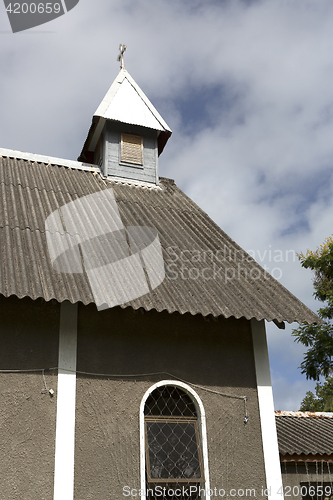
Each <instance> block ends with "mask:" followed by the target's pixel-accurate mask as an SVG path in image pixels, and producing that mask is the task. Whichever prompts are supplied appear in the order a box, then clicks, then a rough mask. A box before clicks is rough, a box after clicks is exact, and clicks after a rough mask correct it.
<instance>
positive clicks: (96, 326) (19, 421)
mask: <svg viewBox="0 0 333 500" xmlns="http://www.w3.org/2000/svg"><path fill="white" fill-rule="evenodd" d="M0 308H1V323H0V333H1V335H0V342H1V349H0V368H1V369H2V370H5V369H16V370H21V371H24V370H32V369H33V370H37V371H35V372H24V373H10V374H9V373H0V432H1V440H0V452H1V453H0V471H1V483H0V498H1V499H2V498H4V499H6V500H12V499H13V500H18V499H20V500H21V499H24V500H30V499H31V500H37V499H38V500H39V499H41V500H43V499H45V500H46V499H52V496H53V473H54V451H55V449H54V442H55V426H56V399H57V393H56V392H55V395H54V397H53V398H51V397H50V395H49V394H43V393H42V389H44V381H43V377H42V371H41V370H42V369H43V368H51V367H56V366H57V362H58V336H59V304H58V303H56V302H54V303H53V302H49V303H46V302H45V301H43V300H42V299H39V300H36V301H32V300H31V299H21V300H20V299H17V298H15V297H10V298H8V299H5V298H0ZM77 360H78V365H77V369H78V371H79V373H78V376H77V396H76V428H75V432H76V436H75V478H74V479H75V482H74V489H75V494H74V498H75V500H91V499H94V500H95V499H101V500H104V499H105V500H111V499H116V498H117V500H119V499H121V498H126V497H124V496H123V487H124V486H129V487H131V488H137V489H139V488H140V474H139V471H140V447H139V438H140V435H139V408H140V402H141V400H142V397H143V396H144V394H145V392H146V391H147V390H148V389H149V387H151V386H152V385H153V384H154V383H155V382H158V381H161V380H168V379H169V380H170V379H172V378H173V377H174V378H178V379H181V380H183V381H185V382H188V383H189V384H197V385H199V386H201V387H200V388H198V387H193V386H191V385H190V386H191V387H192V389H194V390H195V391H196V393H197V394H198V396H199V397H200V398H201V401H202V403H203V406H204V408H205V412H206V422H207V441H208V460H209V471H210V483H211V488H213V489H214V488H217V490H219V489H221V488H223V489H224V490H225V491H226V492H228V491H230V489H231V488H235V489H237V490H238V489H240V490H241V491H242V490H244V492H245V491H246V490H247V489H250V488H253V489H255V490H256V492H257V493H258V496H259V497H261V495H260V492H261V488H262V487H263V486H264V487H265V474H264V463H263V453H262V445H261V433H260V422H259V412H258V400H257V392H256V380H255V370H254V360H253V349H252V339H251V332H250V329H249V324H248V322H247V321H246V320H243V319H241V320H235V319H228V320H223V319H221V318H220V319H218V320H212V319H203V318H202V317H201V316H199V315H198V316H191V315H189V314H186V315H180V314H178V313H175V314H169V313H166V312H165V313H157V312H156V311H151V312H144V313H143V312H141V310H139V311H136V312H134V311H133V310H132V309H131V308H128V309H121V308H120V307H117V308H114V309H112V310H111V309H107V310H105V311H100V312H97V310H96V308H95V306H94V305H90V306H83V305H82V304H81V305H79V315H78V356H77ZM56 373H57V372H56V371H54V372H53V371H50V372H46V374H45V377H46V382H47V385H48V387H49V388H52V389H54V390H55V391H56V389H57V387H56V382H57V378H56ZM92 374H100V375H92ZM205 389H210V390H213V391H217V392H220V393H224V394H228V395H231V396H247V397H248V401H247V407H248V413H249V422H248V423H247V424H246V425H245V424H244V416H245V408H244V402H243V400H241V399H235V398H229V397H226V396H225V395H222V394H216V393H213V392H209V391H207V390H205ZM240 496H245V493H244V494H243V495H242V494H241V495H240ZM248 496H249V495H248ZM252 496H253V495H252Z"/></svg>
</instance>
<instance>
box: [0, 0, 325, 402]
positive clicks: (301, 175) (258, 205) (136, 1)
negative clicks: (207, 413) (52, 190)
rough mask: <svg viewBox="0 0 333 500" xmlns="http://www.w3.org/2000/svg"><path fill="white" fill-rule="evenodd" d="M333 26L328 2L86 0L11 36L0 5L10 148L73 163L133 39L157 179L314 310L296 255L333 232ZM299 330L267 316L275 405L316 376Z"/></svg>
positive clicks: (0, 129) (4, 140)
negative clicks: (158, 131)
mask: <svg viewBox="0 0 333 500" xmlns="http://www.w3.org/2000/svg"><path fill="white" fill-rule="evenodd" d="M1 9H2V10H1ZM332 25H333V2H332V1H331V0H321V1H320V2H318V0H122V1H119V0H109V1H107V2H106V1H105V0H94V1H92V0H80V1H79V3H78V4H77V5H76V7H74V8H73V9H72V10H70V11H69V12H68V13H66V14H65V15H63V16H61V17H59V18H57V19H55V20H53V21H51V22H49V23H47V24H44V25H41V26H39V27H36V28H32V29H29V30H26V31H22V32H18V33H15V34H14V33H12V31H11V27H10V24H9V21H8V18H7V15H6V11H5V7H4V5H3V4H2V5H0V40H1V43H0V64H1V77H0V96H1V115H0V137H1V142H0V147H2V148H7V149H15V150H18V151H26V152H29V153H37V154H44V155H48V156H55V157H57V158H66V159H73V160H76V159H77V157H78V155H79V153H80V152H81V149H82V145H83V143H84V141H85V139H86V136H87V132H88V130H89V127H90V124H91V119H92V116H93V114H94V112H95V111H96V109H97V107H98V105H99V103H100V102H101V100H102V99H103V97H104V95H105V93H106V92H107V90H108V88H109V87H110V85H111V83H112V82H113V80H114V78H115V77H116V76H117V74H118V71H119V63H118V62H117V56H118V53H119V51H118V47H119V44H120V43H123V44H126V45H127V50H126V52H125V64H126V69H127V70H128V72H129V73H130V75H131V76H132V77H133V78H134V79H135V81H136V82H137V83H138V85H139V86H140V87H141V89H142V90H143V91H144V93H145V94H146V95H147V96H148V98H149V99H150V100H151V101H152V103H153V104H154V105H155V107H156V108H157V109H158V111H159V112H160V114H161V115H162V117H163V118H164V120H165V121H166V122H167V124H168V125H169V127H170V128H171V129H172V131H173V134H172V137H171V139H170V140H169V142H168V144H167V146H166V148H165V150H164V152H163V154H162V155H161V157H160V161H159V169H160V175H162V176H164V177H171V178H173V179H175V181H176V183H177V185H178V186H179V187H180V188H181V189H182V190H183V191H185V193H186V194H187V195H188V196H190V197H191V198H192V199H193V200H194V201H195V202H196V203H197V204H198V205H199V206H200V207H201V208H202V209H203V210H205V212H207V213H208V214H209V215H210V217H211V218H212V219H213V220H214V221H215V222H217V223H218V224H219V226H220V227H221V228H222V229H223V230H224V231H225V232H226V233H227V234H229V236H231V237H232V238H233V239H234V240H235V241H236V242H237V243H238V244H240V245H241V246H242V247H243V248H244V249H245V250H247V251H249V252H250V253H251V255H252V256H253V257H254V258H255V259H256V260H257V261H258V262H259V263H260V264H262V265H266V266H267V267H266V268H268V269H269V270H270V271H271V272H272V274H273V276H274V277H276V278H277V279H279V281H280V282H281V283H282V284H283V285H284V286H286V287H287V288H288V289H289V290H290V291H291V292H292V293H294V294H295V295H296V296H297V297H298V298H299V299H301V300H302V301H303V302H304V303H305V304H306V305H308V306H309V307H310V308H311V309H312V310H314V311H315V310H317V309H318V308H319V307H320V304H319V303H317V302H316V301H315V300H314V298H313V296H312V294H313V287H312V274H311V271H309V270H305V269H302V268H301V266H300V263H299V261H298V259H297V255H296V254H297V253H298V252H302V251H306V250H307V249H308V248H310V249H315V248H317V247H318V246H319V245H320V244H321V243H322V242H323V241H324V240H325V238H327V237H328V236H330V235H331V234H332V232H333V230H332V226H333V224H332V223H333V168H332V167H333V140H332V139H333V55H332V54H333V30H332ZM295 327H297V324H292V325H288V324H287V325H286V329H285V330H284V331H283V330H279V329H278V328H277V327H276V326H275V325H274V324H270V323H268V324H267V335H268V346H269V355H270V364H271V372H272V385H273V393H274V401H275V408H276V409H277V410H298V409H299V405H300V402H301V400H302V398H303V397H304V396H305V393H306V391H308V390H313V389H314V386H315V383H314V382H312V381H307V380H306V378H305V376H304V375H302V374H301V371H300V369H299V368H298V367H299V365H300V363H301V362H302V359H303V352H304V347H303V346H302V345H299V344H296V343H295V342H294V340H293V338H292V336H291V331H292V329H293V328H295Z"/></svg>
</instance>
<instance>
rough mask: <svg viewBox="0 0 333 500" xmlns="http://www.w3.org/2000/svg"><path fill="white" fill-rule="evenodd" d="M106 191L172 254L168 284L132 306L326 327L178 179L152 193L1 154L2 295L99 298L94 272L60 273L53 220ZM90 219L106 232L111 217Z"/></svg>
mask: <svg viewBox="0 0 333 500" xmlns="http://www.w3.org/2000/svg"><path fill="white" fill-rule="evenodd" d="M105 189H112V190H113V193H114V195H115V199H116V201H117V206H118V210H119V214H120V216H121V219H122V222H123V224H124V226H125V227H128V226H137V225H138V226H147V227H153V228H155V229H156V230H157V232H158V235H159V240H160V242H161V245H162V248H163V257H164V264H165V272H166V277H165V279H164V280H163V281H162V283H161V284H160V285H159V286H157V287H156V288H155V289H154V290H151V291H150V292H149V293H147V294H146V295H144V296H142V297H139V298H137V299H135V300H132V301H130V302H128V303H127V304H123V305H122V307H127V306H128V305H130V306H132V307H133V308H134V309H138V308H140V307H142V308H144V309H146V310H151V309H156V310H157V311H163V310H166V311H168V312H170V313H172V312H175V311H178V312H180V313H181V314H184V313H191V314H202V315H204V316H207V315H213V316H215V317H217V316H219V315H223V316H225V317H226V318H228V317H231V316H233V317H235V318H241V317H245V318H247V319H251V318H256V319H257V320H261V319H266V320H268V321H273V320H275V321H278V322H282V321H288V322H293V321H298V322H303V321H306V322H308V323H312V322H316V321H319V318H318V317H317V316H316V315H315V314H314V313H313V312H312V311H311V310H309V309H308V308H307V307H306V306H305V305H304V304H303V303H302V302H300V301H299V300H298V299H296V298H295V297H294V296H293V295H292V294H291V293H290V292H289V291H287V290H286V289H285V288H284V287H283V286H282V285H281V284H280V283H279V282H277V281H276V280H275V279H274V278H272V277H271V276H270V275H268V273H267V272H266V271H265V270H264V269H262V268H261V267H260V266H259V265H258V264H257V263H256V262H255V261H254V259H252V258H251V257H250V256H249V255H248V254H246V253H245V252H244V251H243V250H242V249H241V248H240V247H239V246H238V245H237V244H236V243H235V242H234V241H233V240H232V239H231V238H229V237H228V236H227V235H226V234H225V233H224V232H223V231H222V230H221V229H220V228H219V227H218V226H217V225H216V224H215V223H214V222H213V221H212V220H211V219H210V218H209V217H208V215H207V214H206V213H204V212H203V211H202V210H201V209H200V208H199V207H198V206H197V205H196V204H195V203H194V202H193V201H192V200H190V199H189V198H188V197H187V196H186V195H185V194H184V193H183V192H182V191H181V190H180V189H179V188H178V187H177V186H176V185H175V184H174V182H173V181H172V180H170V179H165V178H161V180H160V186H159V187H155V186H154V187H146V186H142V185H135V184H129V183H125V182H116V181H112V180H110V179H103V178H102V177H101V176H100V175H99V174H98V173H97V172H89V171H84V170H80V169H78V168H74V169H71V168H66V167H63V166H56V165H47V164H43V163H38V162H37V161H35V162H34V161H32V160H20V159H18V158H8V157H1V158H0V256H1V265H0V293H1V294H3V295H4V296H10V295H12V294H14V295H17V296H18V297H20V298H22V297H25V296H28V297H31V298H32V299H36V298H37V297H44V298H45V299H46V300H50V299H52V298H54V299H56V300H58V301H59V302H61V301H63V300H70V301H71V302H78V301H81V302H83V303H84V304H88V303H90V302H94V297H93V294H92V291H91V287H90V285H89V281H88V279H87V276H86V273H84V274H80V273H75V274H70V273H59V272H57V271H55V269H54V268H53V267H52V264H51V261H50V256H49V252H48V247H47V241H46V234H45V221H46V218H47V217H48V216H49V215H50V214H51V213H52V212H53V211H55V210H59V209H60V207H63V206H64V205H65V204H67V203H70V202H73V201H75V200H78V199H79V198H82V197H85V196H87V195H91V194H93V193H98V192H101V191H103V190H105ZM89 220H90V222H89ZM82 223H83V224H88V223H89V224H90V225H92V226H94V227H97V228H98V227H101V228H104V229H105V224H106V217H105V215H103V210H101V209H100V208H99V207H98V206H95V207H92V210H91V214H87V213H84V214H83V215H82ZM102 286H103V285H102Z"/></svg>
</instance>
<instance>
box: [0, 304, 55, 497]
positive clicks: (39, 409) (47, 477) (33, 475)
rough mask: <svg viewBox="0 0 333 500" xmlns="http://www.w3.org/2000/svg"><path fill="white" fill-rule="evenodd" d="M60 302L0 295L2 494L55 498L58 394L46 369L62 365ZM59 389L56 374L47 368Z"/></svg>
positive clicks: (0, 459)
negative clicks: (59, 360)
mask: <svg viewBox="0 0 333 500" xmlns="http://www.w3.org/2000/svg"><path fill="white" fill-rule="evenodd" d="M58 332H59V304H58V303H57V302H56V303H46V302H45V301H44V300H42V299H39V300H37V301H32V300H30V299H22V300H20V299H18V298H16V297H10V298H8V299H5V298H4V297H2V296H0V369H1V370H12V369H15V370H23V371H24V370H32V369H38V370H40V371H36V372H23V373H0V433H1V439H0V498H1V499H5V500H23V499H24V500H42V499H45V500H46V499H51V498H52V497H53V472H54V442H55V423H56V395H55V396H54V397H53V398H52V397H50V395H49V394H42V393H41V391H42V389H43V388H44V381H43V377H42V372H41V370H42V369H43V368H51V367H56V366H57V363H58V335H59V333H58ZM45 379H46V383H47V385H48V388H52V389H53V390H54V391H56V390H57V377H56V372H53V371H50V372H48V371H46V372H45Z"/></svg>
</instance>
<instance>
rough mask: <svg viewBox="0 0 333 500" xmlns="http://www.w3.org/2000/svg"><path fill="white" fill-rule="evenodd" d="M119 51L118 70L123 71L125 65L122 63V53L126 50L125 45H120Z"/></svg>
mask: <svg viewBox="0 0 333 500" xmlns="http://www.w3.org/2000/svg"><path fill="white" fill-rule="evenodd" d="M119 50H120V54H119V56H118V57H117V61H119V62H120V69H125V63H124V52H125V50H126V45H123V44H122V43H121V44H120V45H119Z"/></svg>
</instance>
